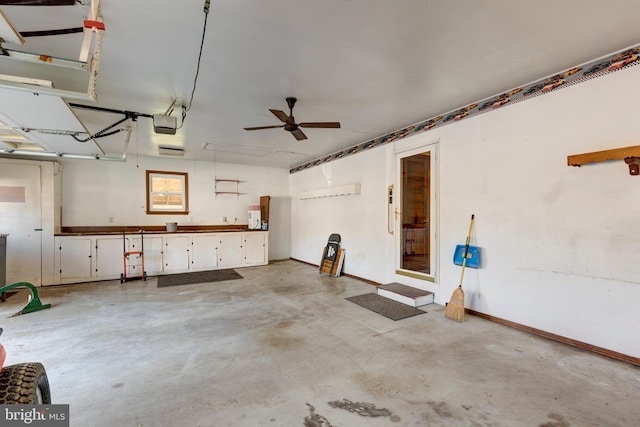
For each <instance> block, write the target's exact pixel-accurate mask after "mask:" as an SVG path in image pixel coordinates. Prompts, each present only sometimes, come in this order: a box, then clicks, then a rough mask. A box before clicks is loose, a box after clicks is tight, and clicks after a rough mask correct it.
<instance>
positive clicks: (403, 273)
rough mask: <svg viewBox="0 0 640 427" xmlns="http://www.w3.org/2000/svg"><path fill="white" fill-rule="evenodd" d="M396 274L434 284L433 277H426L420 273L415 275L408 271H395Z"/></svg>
mask: <svg viewBox="0 0 640 427" xmlns="http://www.w3.org/2000/svg"><path fill="white" fill-rule="evenodd" d="M396 274H398V275H400V276H407V277H412V278H414V279H419V280H424V281H425V282H432V283H435V282H436V279H435V277H431V276H427V275H425V274H421V273H415V272H413V271H410V270H396Z"/></svg>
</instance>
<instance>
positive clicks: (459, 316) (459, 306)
mask: <svg viewBox="0 0 640 427" xmlns="http://www.w3.org/2000/svg"><path fill="white" fill-rule="evenodd" d="M444 315H445V316H447V318H448V319H451V320H455V321H456V322H463V321H464V291H463V290H462V288H461V287H458V288H457V289H456V290H455V291H453V294H452V295H451V300H450V301H449V304H447V306H446V307H445V309H444Z"/></svg>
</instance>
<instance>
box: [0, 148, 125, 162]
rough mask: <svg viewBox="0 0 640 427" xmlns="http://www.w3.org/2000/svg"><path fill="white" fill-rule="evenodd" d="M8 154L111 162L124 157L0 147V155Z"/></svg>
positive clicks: (121, 160)
mask: <svg viewBox="0 0 640 427" xmlns="http://www.w3.org/2000/svg"><path fill="white" fill-rule="evenodd" d="M7 154H10V155H12V156H32V157H51V158H56V157H64V158H65V159H79V160H105V161H113V162H124V161H125V159H126V157H125V156H124V155H123V156H122V157H113V156H104V155H100V154H72V153H54V152H51V151H31V150H24V149H21V150H13V149H10V148H9V149H4V150H3V149H1V148H0V155H7Z"/></svg>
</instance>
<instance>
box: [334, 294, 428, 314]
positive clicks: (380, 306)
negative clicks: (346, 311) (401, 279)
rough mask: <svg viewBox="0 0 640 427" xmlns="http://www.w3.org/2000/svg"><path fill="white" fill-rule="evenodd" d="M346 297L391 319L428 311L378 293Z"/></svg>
mask: <svg viewBox="0 0 640 427" xmlns="http://www.w3.org/2000/svg"><path fill="white" fill-rule="evenodd" d="M345 299H346V300H348V301H351V302H352V303H354V304H358V305H359V306H361V307H364V308H366V309H367V310H371V311H373V312H374V313H378V314H380V315H382V316H384V317H387V318H389V319H391V320H400V319H406V318H407V317H412V316H417V315H418V314H424V313H426V311H422V310H420V309H418V308H415V307H411V306H409V305H406V304H402V303H401V302H398V301H394V300H392V299H389V298H385V297H381V296H380V295H378V294H364V295H357V296H355V297H349V298H345Z"/></svg>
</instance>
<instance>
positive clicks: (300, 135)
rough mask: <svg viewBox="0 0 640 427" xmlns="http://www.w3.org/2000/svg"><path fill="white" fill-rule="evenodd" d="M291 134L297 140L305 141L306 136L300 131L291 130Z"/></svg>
mask: <svg viewBox="0 0 640 427" xmlns="http://www.w3.org/2000/svg"><path fill="white" fill-rule="evenodd" d="M291 134H292V135H293V136H294V137H295V138H296V139H297V140H298V141H302V140H303V139H307V135H305V134H304V132H302V131H301V130H300V129H296V130H292V131H291Z"/></svg>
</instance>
